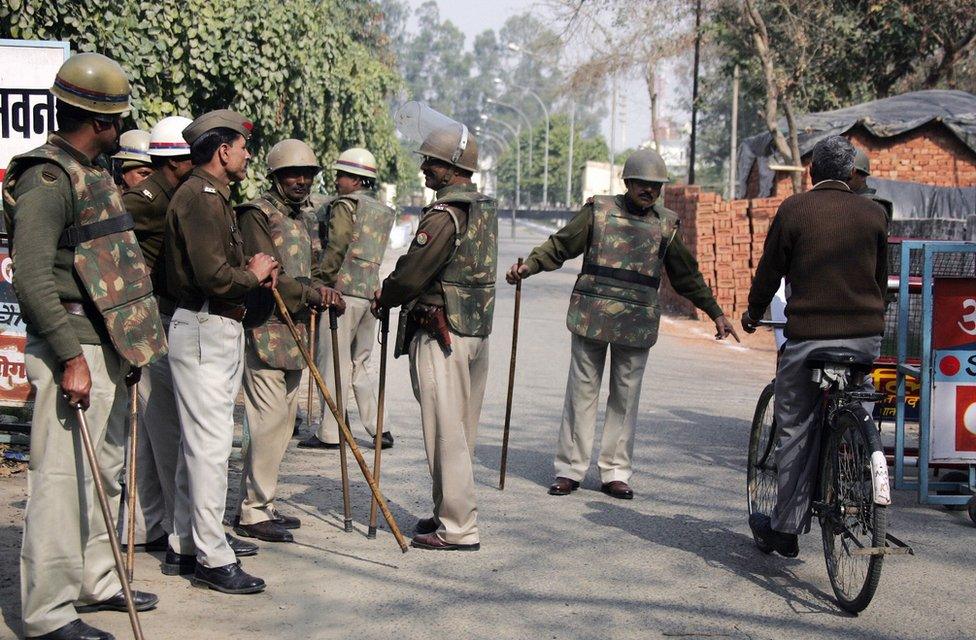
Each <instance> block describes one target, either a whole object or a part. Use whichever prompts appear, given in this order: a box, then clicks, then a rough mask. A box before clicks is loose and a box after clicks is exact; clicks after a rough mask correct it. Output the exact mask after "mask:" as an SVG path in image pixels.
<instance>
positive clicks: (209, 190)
mask: <svg viewBox="0 0 976 640" xmlns="http://www.w3.org/2000/svg"><path fill="white" fill-rule="evenodd" d="M203 192H204V193H217V190H216V189H215V188H213V187H212V186H210V185H209V184H207V185H204V186H203Z"/></svg>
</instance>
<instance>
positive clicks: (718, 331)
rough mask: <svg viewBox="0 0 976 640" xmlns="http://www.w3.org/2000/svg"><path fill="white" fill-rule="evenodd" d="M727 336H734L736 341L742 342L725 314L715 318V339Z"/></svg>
mask: <svg viewBox="0 0 976 640" xmlns="http://www.w3.org/2000/svg"><path fill="white" fill-rule="evenodd" d="M728 336H732V337H733V338H735V341H736V342H742V340H739V334H737V333H736V332H735V327H733V326H732V323H731V322H729V319H728V318H726V317H725V316H719V317H717V318H715V339H716V340H724V339H725V338H726V337H728Z"/></svg>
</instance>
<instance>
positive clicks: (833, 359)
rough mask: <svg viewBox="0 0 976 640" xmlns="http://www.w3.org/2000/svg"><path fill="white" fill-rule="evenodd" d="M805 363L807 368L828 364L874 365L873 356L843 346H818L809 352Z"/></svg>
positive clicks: (858, 366)
mask: <svg viewBox="0 0 976 640" xmlns="http://www.w3.org/2000/svg"><path fill="white" fill-rule="evenodd" d="M805 364H806V366H807V368H808V369H821V368H823V366H824V365H828V364H837V365H842V366H846V367H851V368H857V369H871V368H872V367H873V366H874V357H873V356H870V355H868V354H866V353H862V352H860V351H854V350H853V349H847V348H845V347H820V348H819V349H814V350H813V351H811V352H810V355H808V356H807V359H806V361H805Z"/></svg>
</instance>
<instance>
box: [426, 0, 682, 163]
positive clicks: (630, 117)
mask: <svg viewBox="0 0 976 640" xmlns="http://www.w3.org/2000/svg"><path fill="white" fill-rule="evenodd" d="M426 1H427V0H407V2H408V4H409V5H410V7H411V8H413V9H416V8H417V7H419V6H420V5H422V4H424V2H426ZM436 2H437V5H438V7H439V8H440V12H441V17H442V18H446V19H448V20H450V21H451V22H453V23H454V24H456V25H457V26H458V28H459V29H461V31H462V32H463V33H464V34H465V36H466V40H467V45H468V47H470V45H471V42H472V41H473V40H474V37H475V36H476V35H478V34H479V33H481V32H482V31H484V30H485V29H495V30H496V31H497V30H498V29H499V28H500V27H501V26H502V25H503V24H504V23H505V20H506V19H508V18H509V17H510V16H512V15H514V14H518V13H522V12H525V11H528V10H530V9H532V8H533V6H534V5H535V4H536V3H534V2H533V1H532V0H436ZM663 89H664V95H668V94H669V93H673V92H672V91H669V87H667V86H665V87H664V88H663ZM607 93H608V95H607V96H606V97H605V100H606V104H607V112H608V113H609V112H610V95H609V91H608V92H607ZM618 94H619V95H621V96H623V99H622V100H621V101H620V103H618V104H621V105H622V107H618V110H619V111H620V112H621V115H624V116H625V119H624V120H623V122H621V123H620V124H618V129H617V143H616V150H617V151H618V152H619V151H623V150H624V149H627V148H629V147H634V146H636V145H638V144H640V143H641V142H644V141H646V140H647V139H648V138H649V137H650V106H649V100H648V97H647V89H646V88H645V86H644V83H643V81H640V80H637V79H623V80H621V81H620V83H619V89H618ZM668 101H669V100H668V99H667V98H666V99H665V102H668ZM666 110H667V107H666V106H665V109H664V110H662V114H663V113H665V112H666ZM618 122H619V121H618ZM602 128H603V135H604V136H605V137H606V139H607V142H608V143H609V142H610V118H609V116H608V117H607V118H606V119H605V120H604V122H603V127H602Z"/></svg>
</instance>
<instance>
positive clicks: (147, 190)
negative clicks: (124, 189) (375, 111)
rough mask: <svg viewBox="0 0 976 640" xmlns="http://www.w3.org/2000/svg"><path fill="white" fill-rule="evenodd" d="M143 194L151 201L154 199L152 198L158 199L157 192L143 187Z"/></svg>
mask: <svg viewBox="0 0 976 640" xmlns="http://www.w3.org/2000/svg"><path fill="white" fill-rule="evenodd" d="M142 196H143V197H144V198H145V199H146V200H149V201H152V200H155V199H156V194H154V193H153V192H152V191H150V190H149V189H143V190H142Z"/></svg>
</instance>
